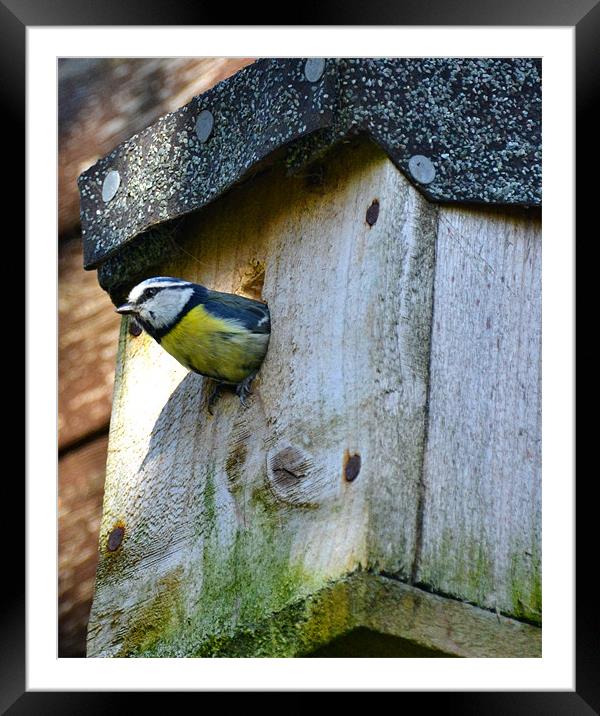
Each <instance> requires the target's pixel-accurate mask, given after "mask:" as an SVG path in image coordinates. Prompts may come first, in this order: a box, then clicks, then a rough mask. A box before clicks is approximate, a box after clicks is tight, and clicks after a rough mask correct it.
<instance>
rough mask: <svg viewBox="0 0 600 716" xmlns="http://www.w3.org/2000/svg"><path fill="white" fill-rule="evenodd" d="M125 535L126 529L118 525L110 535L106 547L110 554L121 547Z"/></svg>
mask: <svg viewBox="0 0 600 716" xmlns="http://www.w3.org/2000/svg"><path fill="white" fill-rule="evenodd" d="M124 535H125V528H124V527H123V526H122V525H117V526H116V527H115V528H114V529H113V530H112V531H111V533H110V534H109V535H108V540H107V542H106V547H107V549H108V551H109V552H115V551H116V550H117V549H119V547H120V546H121V542H122V541H123V537H124Z"/></svg>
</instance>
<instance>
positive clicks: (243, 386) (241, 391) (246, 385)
mask: <svg viewBox="0 0 600 716" xmlns="http://www.w3.org/2000/svg"><path fill="white" fill-rule="evenodd" d="M255 375H256V373H251V374H250V375H249V376H248V377H247V378H244V380H243V381H242V382H241V383H238V384H237V385H236V388H235V392H236V394H237V396H238V398H239V399H240V403H241V404H242V407H243V408H247V407H249V403H248V401H247V400H246V398H247V397H248V396H249V395H252V391H251V390H250V384H251V383H252V381H253V380H254V376H255Z"/></svg>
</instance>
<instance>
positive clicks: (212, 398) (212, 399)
mask: <svg viewBox="0 0 600 716" xmlns="http://www.w3.org/2000/svg"><path fill="white" fill-rule="evenodd" d="M222 389H223V383H219V382H218V381H215V387H214V388H213V390H212V393H211V394H210V395H209V396H208V405H207V409H208V412H209V413H210V414H211V415H213V408H214V406H215V403H216V402H217V400H218V398H219V396H220V395H221V390H222Z"/></svg>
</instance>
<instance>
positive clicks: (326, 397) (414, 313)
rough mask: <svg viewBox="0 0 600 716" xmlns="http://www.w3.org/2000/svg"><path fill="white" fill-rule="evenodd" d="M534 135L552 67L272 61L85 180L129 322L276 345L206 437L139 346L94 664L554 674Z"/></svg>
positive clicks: (198, 403) (108, 506)
mask: <svg viewBox="0 0 600 716" xmlns="http://www.w3.org/2000/svg"><path fill="white" fill-rule="evenodd" d="M540 130H541V76H540V64H539V62H538V61H536V60H530V59H393V60H363V59H361V60H353V59H344V60H332V59H328V60H319V59H315V58H311V59H309V60H299V59H291V60H290V59H286V60H277V59H269V60H262V61H260V62H257V63H255V64H253V65H251V66H249V67H247V68H245V69H243V70H242V71H240V72H239V73H237V74H236V75H234V76H233V77H231V78H230V79H228V80H225V81H224V82H222V83H220V84H218V85H217V86H215V87H214V88H213V89H211V90H210V91H209V92H207V93H206V94H204V95H201V96H199V97H197V98H195V99H194V100H193V101H192V102H191V103H190V104H188V105H186V106H185V107H183V108H182V109H180V110H178V111H177V112H175V113H173V114H169V115H166V116H165V117H163V118H162V119H160V120H159V121H158V122H157V123H156V124H155V125H153V126H151V127H149V128H148V129H146V130H145V131H143V132H141V133H140V134H138V135H135V136H134V137H132V138H131V139H130V140H129V141H127V142H125V143H124V144H122V145H120V146H119V147H117V148H116V149H115V150H114V151H113V152H112V153H111V154H109V155H108V156H106V157H105V158H103V159H101V160H100V161H99V162H98V163H97V164H95V165H94V166H93V167H92V168H91V169H89V170H88V171H86V172H85V173H84V174H83V175H82V176H81V177H80V181H79V186H80V192H81V215H82V227H83V236H84V255H85V263H86V268H88V269H92V268H93V269H97V270H98V277H99V281H100V283H101V285H102V286H103V288H105V289H106V290H107V291H108V292H109V293H110V295H111V297H112V298H113V301H114V302H115V303H118V302H119V301H121V300H122V299H123V297H124V296H125V295H126V293H127V292H128V290H129V289H130V288H131V287H132V286H133V285H134V284H135V283H137V282H138V281H139V280H141V279H143V278H147V277H150V276H156V275H167V276H176V277H181V278H185V279H188V280H191V281H196V282H198V283H202V284H204V285H206V286H208V287H210V288H213V289H217V290H223V291H229V292H234V293H239V294H242V295H246V296H249V297H252V298H259V299H262V300H264V301H267V302H268V305H269V308H270V312H271V318H272V336H271V342H270V346H269V351H268V354H267V357H266V360H265V362H264V364H263V366H262V368H261V370H260V372H259V375H258V377H257V379H256V381H255V384H254V395H253V396H252V398H251V404H250V407H249V408H247V409H244V408H243V407H241V405H240V403H239V401H238V399H237V398H236V396H235V395H233V394H232V395H227V394H226V395H224V397H222V398H221V399H220V401H219V402H218V404H217V406H216V408H215V414H214V416H211V415H210V414H209V413H208V412H207V410H206V401H207V395H208V392H209V386H208V384H207V383H208V382H207V381H205V379H204V378H202V377H201V376H198V375H195V374H192V373H187V372H186V370H185V369H184V368H183V367H182V366H181V365H179V364H178V363H177V362H176V361H175V360H174V359H173V358H171V357H170V356H169V355H168V354H167V353H166V352H164V351H163V350H162V349H161V348H160V346H159V345H158V344H156V343H155V342H154V341H153V340H152V339H151V338H150V337H149V336H147V335H146V334H139V332H137V331H131V330H130V328H131V327H130V325H129V323H128V319H127V318H124V319H123V325H122V330H121V338H120V345H119V355H118V362H117V375H116V386H115V393H114V403H113V413H112V420H111V427H110V443H109V456H108V465H107V478H106V489H105V499H104V511H103V518H102V526H101V531H100V542H99V554H100V558H99V566H98V572H97V578H96V591H95V598H94V603H93V608H92V613H91V618H90V625H89V634H88V655H89V656H165V657H173V656H305V655H317V656H323V655H331V654H336V655H342V654H343V655H355V656H378V655H379V656H380V655H392V656H511V657H515V656H516V657H519V656H523V657H525V656H540V655H541V628H540V626H541V534H540V532H541V505H540V499H541V498H540V494H541V485H540V482H541V464H540V463H541V457H540V455H541V451H540V434H541V433H540V422H541V404H540V403H541V401H540V343H541V274H540V270H541V266H540V261H541V221H540V205H541V131H540ZM115 320H116V318H115Z"/></svg>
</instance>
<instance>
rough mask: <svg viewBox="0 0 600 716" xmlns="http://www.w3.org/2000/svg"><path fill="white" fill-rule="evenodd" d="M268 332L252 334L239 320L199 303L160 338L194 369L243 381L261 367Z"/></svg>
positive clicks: (170, 349)
mask: <svg viewBox="0 0 600 716" xmlns="http://www.w3.org/2000/svg"><path fill="white" fill-rule="evenodd" d="M268 343H269V336H268V334H258V333H251V332H250V331H248V330H247V329H246V328H244V327H243V326H242V325H240V324H238V323H236V322H235V321H228V320H224V319H222V318H217V317H216V316H213V315H211V314H210V313H208V312H207V311H206V310H205V309H204V307H203V306H202V305H198V306H195V307H194V308H192V309H191V310H190V311H188V313H187V314H186V315H185V316H183V318H181V320H180V321H179V322H178V323H177V324H176V325H175V326H174V327H173V328H172V329H171V330H170V331H169V333H167V334H166V335H164V336H163V337H162V338H161V339H160V345H161V346H162V347H163V348H164V349H165V350H166V351H167V352H168V353H170V354H171V355H172V356H173V358H175V359H176V360H178V361H179V362H180V363H181V364H182V365H184V366H185V367H186V368H189V369H190V370H193V371H196V372H197V373H201V374H202V375H206V376H208V377H210V378H215V379H216V380H221V381H223V382H226V383H239V382H240V381H242V380H243V379H244V378H246V377H247V376H248V375H249V374H250V373H252V372H253V371H255V370H258V368H259V367H260V364H261V363H262V360H263V358H264V356H265V353H266V351H267V345H268Z"/></svg>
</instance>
